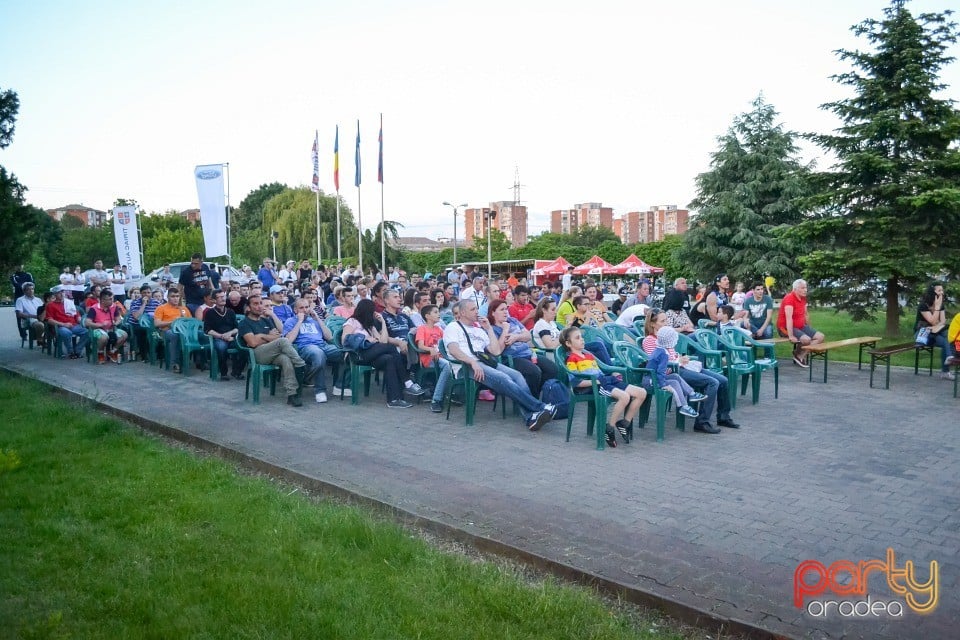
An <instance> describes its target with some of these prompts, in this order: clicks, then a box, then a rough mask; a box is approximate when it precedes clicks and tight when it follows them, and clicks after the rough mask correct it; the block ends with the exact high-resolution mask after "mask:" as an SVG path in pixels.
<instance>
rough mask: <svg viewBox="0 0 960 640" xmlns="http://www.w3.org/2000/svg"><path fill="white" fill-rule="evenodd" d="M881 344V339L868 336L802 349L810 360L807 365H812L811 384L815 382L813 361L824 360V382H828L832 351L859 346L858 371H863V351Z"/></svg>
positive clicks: (822, 343) (808, 346)
mask: <svg viewBox="0 0 960 640" xmlns="http://www.w3.org/2000/svg"><path fill="white" fill-rule="evenodd" d="M878 342H880V338H874V337H872V336H866V337H863V338H847V339H846V340H835V341H834V342H821V343H820V344H811V345H807V346H805V347H802V348H803V350H804V351H806V352H807V355H808V356H809V360H808V361H807V364H808V365H810V367H809V368H810V379H809V381H810V382H813V361H814V360H823V382H824V384H826V382H827V363H828V357H827V356H828V355H829V353H830V349H836V348H838V347H852V346H854V345H857V346H858V347H860V351H859V354H858V355H857V369H863V350H864V349H866V348H870V349H872V348H874V347H876V346H877V343H878Z"/></svg>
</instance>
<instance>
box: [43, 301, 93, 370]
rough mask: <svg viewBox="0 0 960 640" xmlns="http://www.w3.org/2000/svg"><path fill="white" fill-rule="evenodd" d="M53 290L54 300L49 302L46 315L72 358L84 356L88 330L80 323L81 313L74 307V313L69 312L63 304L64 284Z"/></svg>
mask: <svg viewBox="0 0 960 640" xmlns="http://www.w3.org/2000/svg"><path fill="white" fill-rule="evenodd" d="M51 291H52V292H53V294H54V299H53V302H50V303H47V306H46V317H47V322H49V323H50V324H51V325H52V326H53V328H54V330H55V331H56V332H57V335H58V336H60V340H61V341H62V342H63V344H64V345H65V346H66V352H67V354H68V355H69V357H70V359H71V360H76V359H78V358H80V357H82V356H83V352H84V349H85V348H86V346H87V330H86V329H84V328H83V326H82V325H81V324H80V320H81V318H80V314H79V313H77V310H76V308H74V310H73V313H72V314H70V313H67V310H66V308H65V307H64V306H63V286H62V285H57V286H55V287H54V288H53V289H51ZM74 338H76V339H77V344H76V345H74V344H73V339H74Z"/></svg>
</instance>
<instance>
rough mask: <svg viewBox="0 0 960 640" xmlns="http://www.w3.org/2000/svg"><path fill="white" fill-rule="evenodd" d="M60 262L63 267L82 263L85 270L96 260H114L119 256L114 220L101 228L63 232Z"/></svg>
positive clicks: (83, 228) (106, 261)
mask: <svg viewBox="0 0 960 640" xmlns="http://www.w3.org/2000/svg"><path fill="white" fill-rule="evenodd" d="M61 256H62V259H61V261H60V262H62V263H63V264H60V265H58V266H59V267H60V268H61V269H62V268H63V267H64V266H66V265H71V266H73V265H80V267H81V268H83V269H84V270H86V269H89V268H91V267H92V266H93V262H94V261H95V260H103V262H104V263H108V262H113V260H114V259H115V258H116V256H117V246H116V243H115V242H114V239H113V221H109V222H107V224H105V225H104V226H103V227H100V228H99V229H95V228H88V227H81V228H79V229H70V230H66V231H64V232H63V242H62V244H61Z"/></svg>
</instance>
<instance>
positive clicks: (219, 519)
mask: <svg viewBox="0 0 960 640" xmlns="http://www.w3.org/2000/svg"><path fill="white" fill-rule="evenodd" d="M0 540H2V541H3V542H2V545H0V629H2V631H0V636H3V637H23V638H40V637H50V638H110V639H111V640H112V639H115V638H163V639H169V638H204V637H209V638H363V639H368V638H437V639H443V640H449V639H450V638H478V639H479V638H483V639H489V638H679V637H683V636H681V635H679V633H678V632H677V631H676V627H672V629H673V630H671V631H669V632H665V631H663V630H662V629H663V627H662V626H660V629H659V630H654V632H650V628H651V627H652V626H657V625H662V624H663V623H662V621H658V620H657V619H656V618H653V619H649V620H647V619H640V620H639V621H638V619H637V618H635V617H633V616H627V615H625V614H624V613H623V612H622V611H620V612H618V611H615V610H614V609H612V608H611V607H609V606H607V605H606V603H605V602H604V601H603V600H601V599H600V598H598V597H596V596H595V595H594V594H593V592H591V591H590V590H588V589H584V588H578V587H570V586H566V585H562V584H558V583H556V582H554V581H552V580H546V581H534V582H531V581H529V580H526V579H524V577H523V576H522V575H520V573H519V572H518V571H517V570H516V569H513V568H511V567H510V566H509V565H506V564H504V563H488V562H480V561H476V560H471V559H470V558H467V557H464V556H461V555H458V554H454V553H443V552H440V551H438V550H436V549H435V548H433V547H431V546H430V545H429V544H427V543H426V542H424V541H423V540H421V539H420V538H419V537H417V536H416V535H415V534H414V533H412V532H410V531H407V530H405V529H403V528H401V527H399V526H395V525H393V524H390V523H384V522H382V521H380V520H378V519H377V518H376V517H373V516H372V515H371V514H369V513H367V512H365V511H364V510H362V509H360V508H353V507H349V506H343V505H340V504H333V503H330V502H325V501H320V500H314V499H311V498H308V497H303V496H300V495H298V494H296V493H293V492H292V487H290V486H284V485H278V483H275V482H272V481H270V480H268V479H264V478H259V477H250V476H245V475H242V474H239V473H238V472H237V471H236V470H235V469H234V468H233V467H232V466H230V465H229V464H227V463H225V462H223V461H221V460H219V459H216V458H208V457H204V456H198V455H196V454H194V453H191V452H190V451H185V450H181V449H176V448H171V447H169V446H167V445H166V444H165V443H164V442H163V441H160V440H158V439H154V438H152V437H148V436H146V435H143V434H142V433H140V432H139V431H138V430H137V429H135V428H134V427H131V426H129V425H125V424H123V423H121V422H119V421H118V420H116V419H113V418H110V417H105V416H103V415H99V414H97V413H96V412H95V410H94V409H93V407H92V406H91V404H90V403H85V402H77V401H69V400H64V399H62V398H61V397H60V396H57V395H55V394H54V393H53V392H52V391H51V390H49V389H47V388H46V387H43V386H41V385H39V384H37V383H34V382H31V381H26V380H23V379H20V378H14V377H11V376H7V375H0ZM684 635H686V632H684Z"/></svg>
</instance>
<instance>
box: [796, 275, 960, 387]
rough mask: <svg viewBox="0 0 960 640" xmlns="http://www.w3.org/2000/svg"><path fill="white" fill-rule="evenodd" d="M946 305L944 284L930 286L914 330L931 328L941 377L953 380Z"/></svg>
mask: <svg viewBox="0 0 960 640" xmlns="http://www.w3.org/2000/svg"><path fill="white" fill-rule="evenodd" d="M784 300H786V299H784ZM945 307H946V300H945V299H944V296H943V285H942V284H940V283H938V282H935V283H933V284H931V285H930V286H928V287H927V290H926V291H925V292H924V294H923V297H922V298H921V299H920V304H919V305H918V306H917V319H916V321H915V322H914V326H913V331H914V333H916V332H917V331H919V330H920V329H921V328H922V327H927V328H928V329H930V337H929V338H927V344H928V345H931V346H937V347H940V353H941V356H942V361H941V365H940V377H941V378H943V379H944V380H953V378H954V373H953V372H952V371H950V365H949V364H948V360H949V358H951V357H952V356H953V349H952V345H951V344H950V341H949V340H947V311H946V309H945Z"/></svg>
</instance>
